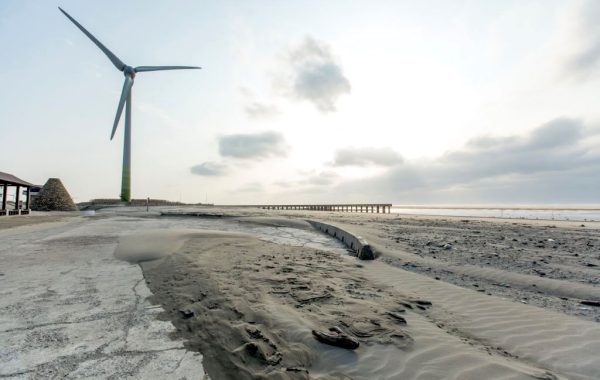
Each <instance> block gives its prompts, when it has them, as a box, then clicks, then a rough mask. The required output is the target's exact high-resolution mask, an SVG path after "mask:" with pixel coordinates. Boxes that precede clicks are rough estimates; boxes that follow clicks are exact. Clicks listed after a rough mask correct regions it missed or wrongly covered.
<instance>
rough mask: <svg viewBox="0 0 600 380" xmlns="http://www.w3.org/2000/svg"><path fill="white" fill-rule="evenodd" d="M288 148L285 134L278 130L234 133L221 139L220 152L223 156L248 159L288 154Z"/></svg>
mask: <svg viewBox="0 0 600 380" xmlns="http://www.w3.org/2000/svg"><path fill="white" fill-rule="evenodd" d="M287 149H288V147H287V144H286V143H285V140H284V138H283V136H282V135H281V134H280V133H277V132H262V133H254V134H233V135H227V136H223V137H221V138H220V139H219V153H221V155H222V156H223V157H234V158H241V159H247V158H265V157H270V156H286V155H287Z"/></svg>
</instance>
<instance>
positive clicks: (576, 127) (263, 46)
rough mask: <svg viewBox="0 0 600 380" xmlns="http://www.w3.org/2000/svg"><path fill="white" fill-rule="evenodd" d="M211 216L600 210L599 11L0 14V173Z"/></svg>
mask: <svg viewBox="0 0 600 380" xmlns="http://www.w3.org/2000/svg"><path fill="white" fill-rule="evenodd" d="M57 6H60V7H62V8H63V9H64V10H65V11H67V12H69V14H70V15H71V16H73V17H74V18H75V19H76V20H78V21H79V22H80V23H81V24H82V25H83V26H84V27H86V28H87V29H88V30H89V31H90V32H91V33H92V34H94V35H95V36H96V38H98V39H99V40H100V41H101V42H102V43H103V44H104V45H106V46H107V47H108V48H109V49H110V50H111V51H112V52H113V53H115V54H116V55H117V56H118V57H119V58H120V59H121V60H122V61H124V62H125V63H126V64H128V65H131V66H139V65H196V66H201V67H202V70H193V71H192V70H189V71H188V70H181V71H164V72H150V73H140V74H138V75H137V77H136V81H135V85H134V87H133V95H132V96H133V104H134V106H133V111H132V119H133V121H132V140H133V142H132V196H133V197H134V198H146V197H151V198H159V199H169V200H174V201H183V202H205V201H208V202H211V203H216V204H272V203H309V202H310V203H332V202H338V203H343V202H386V203H394V204H598V203H600V107H599V106H598V100H599V98H600V96H599V95H600V23H598V22H597V20H599V19H600V1H594V0H588V1H583V0H582V1H567V0H518V1H517V0H514V1H511V0H488V1H475V0H473V1H469V0H456V1H447V0H438V1H433V0H425V1H401V0H395V1H368V2H367V1H352V2H350V1H343V0H340V1H335V0H330V1H327V2H323V1H285V2H282V1H274V0H273V1H246V2H238V1H195V0H175V1H169V2H165V1H149V0H137V1H127V2H122V1H116V0H114V1H113V0H107V1H102V2H97V1H94V2H93V1H79V0H63V1H60V2H55V1H48V0H35V1H34V0H2V1H1V2H0V47H2V59H0V88H2V90H1V91H0V144H1V145H2V148H1V151H0V152H1V153H0V171H4V172H8V173H11V174H14V175H16V176H18V177H20V178H22V179H24V180H26V181H29V182H32V183H36V184H43V183H44V182H45V181H46V179H47V178H49V177H59V178H61V180H62V181H63V183H64V184H65V186H66V187H67V189H68V190H69V192H70V193H71V195H72V196H73V198H74V199H75V200H76V201H78V202H81V201H87V200H89V199H93V198H117V197H118V196H119V194H120V186H121V184H120V181H121V162H122V150H123V125H122V124H121V125H120V126H119V129H118V130H117V134H116V136H115V138H114V139H113V140H112V141H110V139H109V137H110V132H111V129H112V123H113V119H114V116H115V112H116V108H117V102H118V100H119V96H120V91H121V88H122V82H123V74H122V73H120V72H119V71H118V70H116V69H115V67H114V66H113V65H112V64H111V62H110V61H109V60H108V59H107V57H106V56H105V55H104V54H103V53H102V52H101V51H100V50H99V49H98V48H97V47H96V46H95V45H94V44H93V43H92V42H91V41H90V40H89V39H88V38H87V37H86V36H85V35H84V34H83V33H81V32H80V31H79V30H78V29H77V28H76V27H75V26H74V25H73V24H72V23H71V22H70V21H69V20H68V19H67V18H66V17H65V16H64V15H63V14H62V13H60V12H59V10H58V8H57Z"/></svg>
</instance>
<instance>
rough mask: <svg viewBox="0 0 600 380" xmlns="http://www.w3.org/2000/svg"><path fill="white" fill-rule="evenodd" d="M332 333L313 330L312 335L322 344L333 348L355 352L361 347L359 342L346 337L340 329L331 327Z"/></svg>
mask: <svg viewBox="0 0 600 380" xmlns="http://www.w3.org/2000/svg"><path fill="white" fill-rule="evenodd" d="M329 331H330V332H332V333H331V334H330V333H326V332H322V331H317V330H313V331H312V334H313V336H314V337H315V339H316V340H318V341H319V342H321V343H325V344H329V345H331V346H336V347H341V348H346V349H348V350H355V349H357V348H358V346H359V345H360V344H359V343H358V340H356V339H354V338H352V337H350V336H348V335H346V334H345V333H344V332H343V331H342V330H341V329H340V328H339V327H331V328H330V329H329Z"/></svg>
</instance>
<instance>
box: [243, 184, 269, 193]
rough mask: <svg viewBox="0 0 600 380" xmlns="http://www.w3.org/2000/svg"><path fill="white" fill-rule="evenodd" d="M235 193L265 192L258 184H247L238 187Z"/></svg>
mask: <svg viewBox="0 0 600 380" xmlns="http://www.w3.org/2000/svg"><path fill="white" fill-rule="evenodd" d="M237 191H239V192H243V193H260V192H263V191H265V189H264V187H263V185H262V184H261V183H260V182H249V183H246V184H244V185H242V186H240V187H238V189H237Z"/></svg>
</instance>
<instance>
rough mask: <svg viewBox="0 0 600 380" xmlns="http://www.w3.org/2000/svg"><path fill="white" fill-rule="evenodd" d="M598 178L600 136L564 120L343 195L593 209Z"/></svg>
mask: <svg viewBox="0 0 600 380" xmlns="http://www.w3.org/2000/svg"><path fill="white" fill-rule="evenodd" d="M599 172H600V132H599V131H598V130H592V129H590V128H585V126H584V125H583V124H582V123H581V121H579V120H575V119H567V118H559V119H555V120H552V121H550V122H548V123H546V124H543V125H541V126H539V127H538V128H536V129H534V130H533V131H532V132H530V133H528V134H526V135H520V136H508V137H490V136H485V137H479V138H476V139H473V140H471V141H469V142H468V143H467V144H466V145H465V146H464V147H463V148H462V149H459V150H456V151H451V152H447V153H446V154H444V155H442V156H440V157H438V158H436V159H433V160H429V161H419V162H405V163H403V164H401V165H397V166H394V167H392V168H391V169H390V170H388V171H387V172H386V173H385V174H383V175H380V176H376V177H374V178H371V179H369V180H364V179H363V180H361V181H349V182H346V183H343V184H341V185H340V186H339V187H338V188H337V189H336V192H337V193H344V194H347V196H349V197H352V196H354V197H358V196H362V197H363V198H365V197H366V198H371V199H387V200H388V201H392V202H400V203H420V202H438V203H452V202H460V203H477V202H513V203H514V202H519V203H520V202H523V203H544V202H555V203H556V202H572V203H581V202H588V203H593V202H600V192H598V190H597V189H598V188H600V176H598V173H599Z"/></svg>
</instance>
